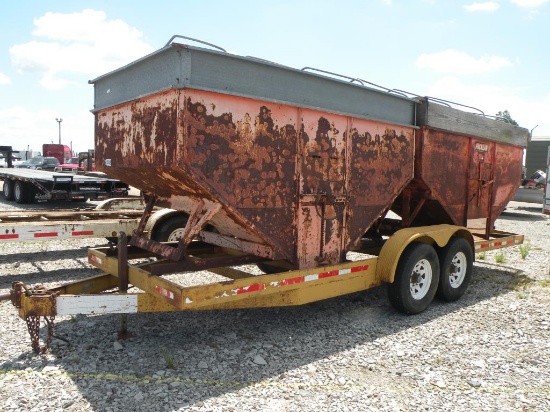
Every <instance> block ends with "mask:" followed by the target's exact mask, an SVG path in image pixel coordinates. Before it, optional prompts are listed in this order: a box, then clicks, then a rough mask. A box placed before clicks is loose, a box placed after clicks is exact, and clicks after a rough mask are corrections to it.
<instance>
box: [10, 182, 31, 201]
mask: <svg viewBox="0 0 550 412" xmlns="http://www.w3.org/2000/svg"><path fill="white" fill-rule="evenodd" d="M13 198H14V199H15V201H16V202H17V203H19V204H24V203H27V202H28V200H27V199H28V198H29V190H28V185H27V184H26V183H25V182H22V181H20V180H18V181H17V182H15V186H14V187H13Z"/></svg>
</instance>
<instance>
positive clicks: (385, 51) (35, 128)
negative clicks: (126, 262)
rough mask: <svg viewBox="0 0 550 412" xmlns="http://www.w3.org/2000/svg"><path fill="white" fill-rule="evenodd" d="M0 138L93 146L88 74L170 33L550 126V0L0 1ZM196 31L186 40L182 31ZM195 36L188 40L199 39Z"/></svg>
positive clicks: (546, 132)
mask: <svg viewBox="0 0 550 412" xmlns="http://www.w3.org/2000/svg"><path fill="white" fill-rule="evenodd" d="M0 5H1V10H2V13H0V34H1V36H0V96H1V98H0V145H11V146H13V147H14V149H19V150H25V149H27V148H29V149H33V150H38V151H40V150H41V147H42V143H50V142H54V143H57V142H58V138H59V136H58V131H59V129H58V126H59V124H58V122H57V121H56V118H62V119H63V121H62V122H61V140H62V143H65V144H68V145H72V147H73V150H75V151H84V150H87V149H91V148H93V142H94V140H93V123H94V121H93V115H92V114H91V113H90V109H91V108H92V105H93V86H92V85H90V84H88V80H90V79H94V78H96V77H98V76H100V75H102V74H104V73H106V72H108V71H110V70H112V69H115V68H118V67H120V66H122V65H124V64H126V63H129V62H131V61H133V60H135V59H137V58H139V57H142V56H144V55H145V54H147V53H149V52H151V51H154V50H156V49H159V48H161V47H163V46H164V44H165V43H166V42H167V41H168V39H169V38H170V37H171V36H172V35H174V34H181V35H185V36H189V37H193V38H198V39H202V40H204V41H207V42H210V43H214V44H217V45H219V46H221V47H223V48H225V49H226V50H227V51H229V52H231V53H235V54H239V55H245V56H255V57H260V58H263V59H267V60H270V61H273V62H276V63H280V64H284V65H288V66H291V67H294V68H302V67H304V66H313V67H316V68H319V69H323V70H327V71H331V72H336V73H341V74H345V75H347V76H350V77H356V78H361V79H366V80H368V81H371V82H373V83H376V84H379V85H382V86H385V87H388V88H396V89H402V90H406V91H409V92H412V93H415V94H418V95H428V96H433V97H438V98H441V99H446V100H450V101H454V102H459V103H463V104H465V105H468V106H474V107H476V108H479V109H481V110H483V111H484V112H485V113H487V114H490V115H494V114H496V112H497V111H499V110H509V111H510V113H511V115H512V117H513V118H514V119H515V120H516V121H518V122H519V123H520V125H521V126H523V127H526V128H527V129H530V130H531V129H533V128H535V129H534V131H533V135H534V136H535V137H541V136H550V76H548V67H550V62H549V60H550V53H549V45H548V44H549V43H548V42H549V39H550V24H549V22H550V20H549V16H550V0H499V1H497V0H495V1H478V2H475V1H458V0H457V1H453V0H445V1H443V0H370V1H368V0H363V1H351V0H341V1H338V2H335V1H324V0H311V1H309V0H307V1H304V0H289V1H287V0H284V1H271V2H261V1H260V2H259V1H241V0H233V1H208V0H202V1H187V0H179V1H157V2H135V1H132V2H130V1H124V0H119V1H112V0H111V1H93V2H92V1H78V0H70V1H68V0H59V1H29V0H18V1H10V0H0ZM190 44H193V43H190ZM194 45H196V44H194Z"/></svg>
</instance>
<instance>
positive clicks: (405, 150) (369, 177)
mask: <svg viewBox="0 0 550 412" xmlns="http://www.w3.org/2000/svg"><path fill="white" fill-rule="evenodd" d="M180 37H181V36H180ZM172 40H173V39H171V41H170V42H169V43H168V44H167V45H166V46H165V47H163V48H162V49H160V50H158V51H156V52H154V53H152V54H150V55H148V56H146V57H144V58H142V59H140V60H138V61H136V62H134V63H131V64H129V65H127V66H125V67H123V68H121V69H118V70H115V71H113V72H111V73H108V74H106V75H104V76H101V77H99V78H97V79H95V80H93V81H91V83H93V84H94V89H95V103H94V109H93V112H94V115H95V140H96V141H95V143H96V144H95V146H96V147H95V156H96V166H97V168H98V169H100V170H102V171H104V172H106V173H108V174H109V175H110V176H113V177H115V178H117V179H120V180H122V181H124V182H128V183H129V184H130V185H132V186H135V187H137V188H138V189H140V190H142V191H143V192H144V193H145V194H146V198H147V199H148V206H147V208H146V210H145V212H144V214H143V217H142V220H141V222H140V225H139V227H138V229H137V231H135V233H132V234H128V235H129V236H127V235H126V234H124V233H121V234H120V241H119V244H118V246H117V247H116V248H112V247H111V248H103V249H102V248H98V249H92V250H90V251H89V261H90V263H92V264H93V265H95V266H97V267H99V268H101V269H102V270H103V271H104V272H105V273H104V275H102V276H100V277H99V278H94V279H92V280H88V281H82V282H78V283H75V284H71V285H64V286H62V287H59V288H53V289H50V290H47V291H43V290H41V291H36V292H34V291H32V289H30V288H27V287H25V286H24V285H22V284H18V283H17V284H14V288H13V290H12V293H11V295H12V301H13V302H14V304H15V305H16V306H17V307H19V308H20V316H22V317H23V318H28V317H29V316H35V317H36V316H49V317H52V316H54V315H56V314H70V313H76V312H78V313H112V312H120V313H128V312H152V311H173V310H194V309H217V308H246V307H262V306H281V305H296V304H303V303H307V302H311V301H315V300H320V299H325V298H330V297H334V296H339V295H342V294H346V293H352V292H357V291H361V290H365V289H368V288H370V287H373V286H377V285H381V284H382V283H387V284H388V291H389V298H390V301H391V302H392V304H393V305H394V306H395V307H396V308H398V309H399V310H402V311H404V312H407V313H417V312H420V311H422V310H424V309H425V308H426V307H427V306H428V305H429V303H430V302H431V301H432V299H433V298H434V296H435V295H436V294H437V295H439V296H440V297H441V298H443V299H444V300H449V301H450V300H455V299H458V298H459V297H460V296H461V295H462V294H463V293H464V291H465V290H466V287H467V285H468V282H469V279H470V276H471V272H472V264H473V260H474V253H475V252H476V251H480V250H488V249H492V248H498V247H504V246H511V245H515V244H518V243H521V242H522V241H523V237H522V236H520V235H514V234H510V233H502V232H499V231H497V230H495V228H494V222H495V220H496V219H497V217H498V216H499V214H500V213H501V212H502V210H503V209H504V207H505V206H506V204H507V203H508V201H509V200H511V199H512V198H513V196H514V192H515V190H516V189H517V186H518V184H517V182H519V180H520V178H521V166H522V155H523V148H524V147H525V146H526V143H527V140H528V137H529V132H528V131H527V130H526V129H523V128H519V127H514V126H512V125H510V124H507V123H502V122H498V121H496V120H494V119H491V118H488V117H486V116H484V115H483V113H471V112H468V111H465V110H459V109H457V108H455V107H454V106H453V105H451V104H449V103H448V102H444V101H441V100H437V99H431V98H425V97H415V96H411V95H410V94H405V93H403V92H400V91H395V90H387V89H383V88H377V87H372V85H371V84H369V83H368V82H366V81H364V80H361V79H356V78H347V77H344V76H341V77H335V76H332V75H331V76H327V75H326V74H327V72H324V71H320V70H314V69H310V68H305V69H302V70H295V69H292V68H289V67H285V66H281V65H278V64H274V63H270V62H266V61H264V60H259V59H255V58H250V57H241V56H236V55H232V54H229V53H226V52H225V51H223V50H213V49H207V48H200V47H192V46H189V45H186V44H181V43H177V42H173V41H172ZM154 206H162V207H166V208H170V209H169V210H168V211H167V213H166V214H165V216H164V217H165V221H162V216H161V217H157V218H156V219H155V222H153V223H154V227H156V228H162V230H160V229H157V230H156V231H155V232H153V231H152V230H150V228H151V227H153V224H152V223H151V222H150V221H149V216H150V215H151V210H152V208H153V207H154ZM389 212H392V213H389ZM130 235H131V236H130ZM167 241H168V242H167ZM143 256H149V257H150V259H149V260H147V261H146V262H142V261H137V262H136V263H134V261H133V259H134V258H135V257H143ZM243 264H256V265H257V267H259V268H261V269H262V272H260V271H258V270H257V267H256V266H254V268H256V271H254V270H250V271H247V270H245V269H243V266H239V268H238V269H237V268H236V267H235V266H237V265H243ZM200 270H205V271H209V272H213V273H216V274H218V275H219V282H214V283H209V284H205V285H195V286H192V287H188V286H187V287H185V286H182V285H179V284H176V283H174V282H172V281H170V280H168V279H166V278H164V277H163V275H166V274H170V273H181V272H188V271H200ZM131 286H134V287H136V288H138V289H139V290H140V292H138V293H127V291H128V288H129V287H131ZM113 287H115V288H118V289H119V293H118V294H112V293H110V294H101V293H100V292H102V291H104V290H107V289H110V288H113ZM84 293H86V294H84ZM76 301H78V304H77V303H76ZM31 336H36V334H34V335H33V334H32V333H31ZM33 345H34V346H35V348H38V343H37V342H34V343H33Z"/></svg>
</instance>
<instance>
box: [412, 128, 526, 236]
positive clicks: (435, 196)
mask: <svg viewBox="0 0 550 412" xmlns="http://www.w3.org/2000/svg"><path fill="white" fill-rule="evenodd" d="M416 149H417V154H416V163H415V164H416V169H415V182H414V183H415V184H416V186H415V187H414V188H412V191H413V192H416V193H418V192H419V191H425V190H428V191H429V201H428V202H427V204H426V206H424V207H423V210H422V211H421V213H420V216H419V218H418V220H417V223H418V222H428V221H429V220H433V221H437V222H448V223H454V224H457V225H464V226H466V225H467V222H468V220H469V219H480V218H483V219H488V223H487V224H488V226H489V227H490V226H491V225H492V223H494V221H495V220H496V218H497V217H498V215H499V214H500V213H501V212H502V210H503V209H504V207H506V204H507V203H508V201H510V200H511V199H512V198H513V196H514V193H515V191H516V190H517V187H518V185H519V181H520V179H521V163H522V156H523V149H522V147H521V146H513V145H509V144H505V143H499V142H496V141H491V140H488V139H481V138H478V137H474V136H468V135H460V134H455V133H449V132H443V131H439V130H435V129H432V128H428V127H422V128H421V130H420V132H419V133H418V139H417V144H416Z"/></svg>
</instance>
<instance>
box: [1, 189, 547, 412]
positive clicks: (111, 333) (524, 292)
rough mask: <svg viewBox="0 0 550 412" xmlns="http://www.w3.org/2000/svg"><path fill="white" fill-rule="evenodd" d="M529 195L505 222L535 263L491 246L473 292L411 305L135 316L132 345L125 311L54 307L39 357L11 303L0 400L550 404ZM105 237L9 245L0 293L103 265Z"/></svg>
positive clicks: (195, 406) (86, 404)
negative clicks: (401, 308)
mask: <svg viewBox="0 0 550 412" xmlns="http://www.w3.org/2000/svg"><path fill="white" fill-rule="evenodd" d="M533 206H535V205H532V204H527V203H518V202H512V203H511V204H510V206H509V207H508V208H507V210H506V211H505V213H504V214H503V215H502V216H501V218H500V219H499V220H498V221H497V225H496V226H497V228H498V229H501V230H509V231H514V232H516V233H523V234H525V235H526V244H528V245H529V246H530V250H529V252H528V255H527V257H526V258H525V259H522V257H521V253H520V250H519V248H518V247H514V248H509V249H505V250H504V252H502V251H500V252H499V251H496V252H489V253H487V254H486V255H485V257H484V259H483V260H478V261H477V262H476V264H475V266H474V275H473V280H472V284H471V286H470V288H469V290H468V292H467V293H466V295H465V296H464V297H463V298H462V299H461V300H459V301H458V302H454V303H442V302H440V301H435V302H433V303H432V305H431V306H430V307H429V308H428V310H427V311H425V312H423V313H421V314H419V315H415V316H405V315H402V314H401V313H398V312H396V311H395V310H394V309H393V308H392V307H391V306H390V304H389V303H388V300H387V298H386V293H385V289H384V288H377V289H372V290H369V291H366V292H363V293H358V294H354V295H349V296H346V297H342V298H337V299H332V300H328V301H323V302H318V303H314V304H310V305H306V306H302V307H291V308H275V309H259V310H235V311H218V312H196V313H189V312H187V313H162V314H139V315H130V316H129V317H128V324H129V329H130V330H131V331H132V332H133V333H134V337H132V338H130V339H127V340H123V341H118V340H117V331H118V326H119V322H120V318H119V316H117V315H105V316H71V317H58V318H57V319H56V326H55V334H56V335H57V336H58V337H59V338H54V340H53V342H52V345H51V350H50V351H49V352H48V353H47V354H45V355H37V354H35V353H33V352H32V350H31V348H30V340H29V336H28V333H27V330H26V326H25V323H24V322H23V321H22V320H21V319H19V317H18V316H17V315H16V311H15V308H13V307H12V306H11V303H9V302H0V313H1V318H2V320H1V323H0V327H1V331H2V332H1V334H0V372H1V373H0V410H2V411H20V410H28V411H61V410H66V411H128V410H133V411H151V412H155V411H289V412H290V411H292V412H294V411H320V410H324V411H418V410H424V411H550V318H549V313H550V275H549V270H550V265H549V262H550V259H549V255H550V219H549V218H548V217H546V216H544V215H542V214H541V213H540V207H533ZM0 207H4V208H7V207H13V203H10V204H7V203H6V202H4V199H3V198H1V199H0ZM37 207H40V206H37ZM102 244H105V241H104V240H103V239H85V240H78V241H68V240H66V241H55V242H43V243H39V242H36V243H12V244H3V245H0V293H6V292H7V291H8V290H9V288H10V286H11V283H12V281H14V280H21V281H24V282H25V283H27V284H31V285H34V284H47V285H52V284H56V283H57V282H66V281H69V280H73V279H80V278H85V277H88V276H90V275H94V274H97V273H98V271H97V270H96V269H94V268H92V267H91V266H90V265H88V263H87V248H88V247H93V246H97V245H102ZM497 255H498V257H497ZM500 258H504V262H501V263H497V260H500ZM60 338H62V339H60Z"/></svg>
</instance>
